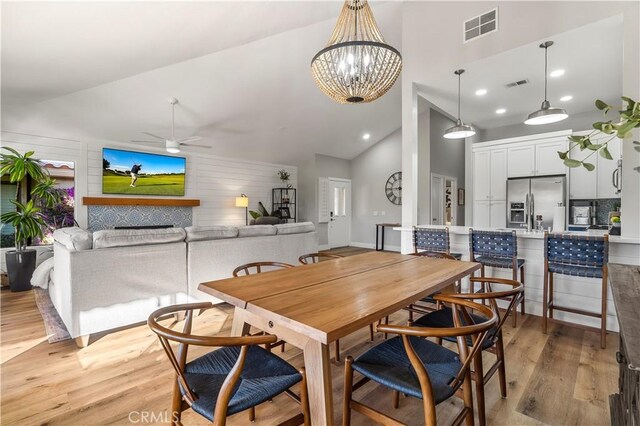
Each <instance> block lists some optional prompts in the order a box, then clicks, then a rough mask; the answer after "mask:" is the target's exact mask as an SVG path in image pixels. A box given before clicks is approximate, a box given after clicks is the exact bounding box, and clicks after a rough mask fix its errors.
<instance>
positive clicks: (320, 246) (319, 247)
mask: <svg viewBox="0 0 640 426" xmlns="http://www.w3.org/2000/svg"><path fill="white" fill-rule="evenodd" d="M330 248H331V247H329V244H322V245H319V246H318V251H323V250H329V249H330Z"/></svg>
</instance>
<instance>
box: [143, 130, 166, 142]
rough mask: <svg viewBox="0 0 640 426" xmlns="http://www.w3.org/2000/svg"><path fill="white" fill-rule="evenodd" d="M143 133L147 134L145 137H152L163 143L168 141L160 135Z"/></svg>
mask: <svg viewBox="0 0 640 426" xmlns="http://www.w3.org/2000/svg"><path fill="white" fill-rule="evenodd" d="M142 133H143V134H145V135H148V136H151V137H152V138H156V139H160V140H161V141H164V140H166V139H165V138H162V137H160V136H158V135H154V134H153V133H149V132H142Z"/></svg>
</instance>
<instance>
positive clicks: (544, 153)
mask: <svg viewBox="0 0 640 426" xmlns="http://www.w3.org/2000/svg"><path fill="white" fill-rule="evenodd" d="M567 146H568V142H567V141H556V142H548V143H541V144H537V145H536V146H535V148H536V164H535V166H536V167H535V169H534V172H535V175H536V176H547V175H563V174H565V173H567V167H566V166H565V165H564V163H563V162H562V160H561V159H560V157H559V156H558V151H566V150H567Z"/></svg>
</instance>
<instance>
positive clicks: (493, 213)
mask: <svg viewBox="0 0 640 426" xmlns="http://www.w3.org/2000/svg"><path fill="white" fill-rule="evenodd" d="M473 226H474V227H476V228H505V227H506V226H507V202H506V201H504V200H502V201H475V202H474V203H473Z"/></svg>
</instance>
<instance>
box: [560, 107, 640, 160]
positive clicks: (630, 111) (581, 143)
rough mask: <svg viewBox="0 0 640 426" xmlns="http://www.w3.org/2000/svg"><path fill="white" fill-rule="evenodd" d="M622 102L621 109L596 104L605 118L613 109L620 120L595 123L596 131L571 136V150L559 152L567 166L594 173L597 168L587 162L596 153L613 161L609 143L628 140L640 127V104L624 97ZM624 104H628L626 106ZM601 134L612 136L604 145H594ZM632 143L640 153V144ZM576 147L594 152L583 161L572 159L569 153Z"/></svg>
mask: <svg viewBox="0 0 640 426" xmlns="http://www.w3.org/2000/svg"><path fill="white" fill-rule="evenodd" d="M622 101H623V105H622V106H621V107H614V106H612V105H609V104H607V103H606V102H604V101H601V100H600V99H598V100H597V101H596V102H595V105H596V108H598V109H599V110H600V111H603V114H604V115H605V116H607V114H608V113H609V112H610V111H611V110H613V109H616V110H618V114H619V116H618V119H617V120H615V121H614V120H609V121H598V122H596V123H593V129H594V130H593V131H592V132H591V133H589V134H588V135H586V136H569V141H571V142H572V144H571V146H570V148H569V149H568V150H566V151H558V155H559V156H560V158H561V159H562V160H563V161H564V164H565V166H567V167H580V166H582V167H584V168H585V169H587V170H588V171H593V170H594V169H595V168H596V166H595V165H594V164H593V163H590V162H587V160H588V159H589V158H590V157H591V156H593V155H595V154H596V153H600V156H601V157H602V158H606V159H607V160H613V157H612V156H611V153H610V152H609V149H608V148H607V145H608V144H609V142H611V141H612V140H613V139H615V138H619V139H628V138H630V137H631V132H632V131H633V129H636V128H639V127H640V103H638V102H636V101H634V100H633V99H631V98H628V97H626V96H623V97H622ZM624 104H626V106H625V105H624ZM600 134H605V135H610V136H611V137H610V138H608V139H607V140H606V141H604V142H602V143H593V141H592V138H594V137H595V136H598V135H600ZM632 143H633V144H634V145H635V147H634V148H635V150H636V151H638V152H640V142H638V141H633V142H632ZM576 147H578V148H580V151H584V150H585V149H588V150H591V151H593V152H592V153H591V154H589V155H587V156H586V157H585V159H584V160H582V161H581V160H576V159H575V158H570V157H569V153H570V152H571V151H572V150H573V149H575V148H576Z"/></svg>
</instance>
